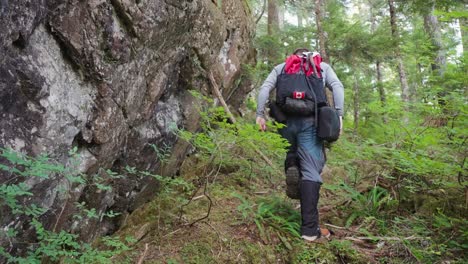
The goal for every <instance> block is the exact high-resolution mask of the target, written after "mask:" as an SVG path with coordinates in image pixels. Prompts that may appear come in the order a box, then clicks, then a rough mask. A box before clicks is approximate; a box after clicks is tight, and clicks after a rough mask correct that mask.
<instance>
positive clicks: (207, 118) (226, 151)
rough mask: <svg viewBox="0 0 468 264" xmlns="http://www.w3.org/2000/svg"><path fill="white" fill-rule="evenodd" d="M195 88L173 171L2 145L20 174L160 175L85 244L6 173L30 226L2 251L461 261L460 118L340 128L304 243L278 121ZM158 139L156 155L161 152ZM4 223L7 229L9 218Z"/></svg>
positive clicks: (207, 259) (80, 180) (151, 259)
mask: <svg viewBox="0 0 468 264" xmlns="http://www.w3.org/2000/svg"><path fill="white" fill-rule="evenodd" d="M193 95H194V96H195V97H196V98H198V100H199V102H200V103H199V111H200V115H201V123H200V124H201V127H202V129H201V130H200V131H197V132H190V131H186V130H183V129H181V128H180V129H176V130H175V133H176V134H177V135H178V137H179V138H180V139H181V140H184V141H186V142H187V143H189V144H190V145H191V146H192V149H193V151H192V155H191V156H190V157H189V158H187V159H186V160H185V161H184V163H183V164H182V167H181V169H180V176H179V177H176V178H174V179H173V178H168V177H163V176H161V175H157V174H154V173H150V172H145V171H140V170H138V169H137V168H126V169H125V171H124V172H122V173H115V172H111V171H106V170H103V171H104V172H105V173H102V174H100V175H97V176H96V177H93V178H92V180H90V179H89V178H87V177H86V176H85V175H81V174H79V173H76V172H74V170H73V169H72V168H73V167H70V168H69V167H67V166H62V165H60V164H59V163H57V162H53V161H52V160H50V159H49V158H47V157H46V156H40V157H37V158H32V157H26V156H21V155H19V154H15V153H14V152H12V151H10V150H3V155H2V157H3V158H5V159H7V160H8V161H9V163H8V164H7V165H3V166H2V167H1V168H2V169H3V170H6V171H9V172H11V173H14V174H17V176H18V179H26V178H28V177H43V178H46V179H48V178H51V177H64V178H66V179H67V180H68V181H69V182H70V183H71V185H73V184H75V185H79V184H84V183H86V184H91V185H94V186H96V188H98V189H102V191H106V190H108V188H111V186H108V185H106V183H107V182H108V179H109V177H110V178H112V177H128V176H131V175H141V176H143V177H152V178H155V179H157V180H158V181H160V183H161V185H162V188H160V192H159V193H158V195H157V196H156V198H155V199H153V200H152V201H150V202H149V203H147V204H145V205H144V206H142V207H141V208H138V209H136V210H135V211H134V212H133V213H132V214H131V215H130V216H128V217H126V218H125V219H123V220H124V224H123V227H122V228H121V229H120V230H119V231H118V232H117V233H116V234H114V236H112V237H107V238H102V239H100V240H98V241H95V242H94V243H92V244H89V243H83V242H80V240H79V237H78V236H77V235H76V234H72V233H67V232H65V231H54V230H49V229H46V228H45V227H43V226H42V225H41V224H40V221H37V220H36V219H39V217H40V216H41V215H42V214H43V213H44V209H43V208H41V207H40V206H39V205H33V204H26V203H22V202H21V201H24V200H23V199H25V198H27V197H29V196H32V193H31V190H29V189H28V186H27V185H25V184H23V183H21V181H11V182H7V183H3V184H2V185H1V186H0V191H1V193H2V198H1V202H2V205H3V206H5V207H7V208H9V210H10V211H11V213H12V214H15V215H16V214H17V215H21V216H22V217H26V219H29V220H28V221H29V222H28V224H29V225H30V226H31V228H32V230H34V232H33V234H35V236H37V238H36V242H35V243H34V244H33V246H31V247H30V249H29V251H28V254H27V256H22V257H21V258H19V257H16V256H13V255H12V254H10V253H9V252H8V250H7V248H2V249H1V250H0V254H2V255H3V256H4V257H5V258H6V259H8V260H9V262H11V263H39V262H40V261H50V262H62V263H106V262H108V263H110V262H114V263H127V262H130V263H138V262H139V261H140V260H143V261H144V263H418V262H419V263H442V262H444V261H445V262H446V261H450V263H464V262H466V256H465V251H466V249H467V247H468V243H467V241H468V233H467V230H468V228H467V227H468V223H467V220H466V219H467V218H466V215H467V211H466V210H467V209H466V205H465V200H464V199H465V197H466V196H465V188H466V186H465V185H463V184H464V181H463V180H464V178H463V172H464V167H463V163H462V158H463V153H464V145H463V144H464V142H463V141H461V140H460V138H463V137H465V134H464V133H465V132H466V131H464V130H463V129H458V128H457V127H459V126H460V124H459V123H456V122H457V121H456V120H453V122H455V123H454V124H453V125H451V126H450V127H451V128H448V127H445V128H442V129H433V127H432V126H431V125H427V126H422V127H421V123H420V121H421V120H418V119H417V118H414V122H411V123H409V124H408V125H407V127H406V129H404V130H401V129H399V128H400V127H401V125H400V124H399V120H398V119H396V118H395V119H394V120H393V119H392V118H391V115H390V116H388V118H387V124H386V126H387V128H386V129H383V128H382V127H378V126H375V127H371V126H367V127H366V126H363V128H361V131H360V133H361V134H362V135H366V139H363V137H358V136H352V135H351V133H346V132H349V131H345V135H344V136H342V138H341V139H340V140H339V141H338V142H337V143H335V144H333V145H332V148H331V150H330V151H329V152H328V155H327V156H328V167H327V168H325V169H324V172H323V178H324V181H325V183H324V184H323V187H322V191H321V199H320V212H321V215H320V216H321V224H322V226H324V225H325V224H330V225H329V226H328V227H330V229H331V230H332V231H334V235H333V236H332V239H331V240H330V241H323V243H306V242H304V241H303V240H302V239H301V238H300V233H299V232H300V230H299V229H300V209H299V207H298V201H294V200H291V199H289V198H287V197H286V196H285V192H284V189H285V180H284V175H283V173H282V171H283V168H282V167H281V166H280V165H281V164H282V163H283V158H284V156H285V152H286V147H287V145H288V144H287V143H286V142H285V140H283V139H282V138H281V137H280V136H278V134H277V133H276V130H277V129H278V128H279V125H276V124H273V123H269V124H268V126H269V132H266V133H260V132H259V131H258V129H257V127H256V126H255V125H254V122H253V120H252V119H249V118H248V117H246V118H238V120H237V123H236V124H233V123H232V122H231V121H230V120H229V118H228V116H227V114H226V113H225V112H224V110H223V108H220V107H217V106H215V105H214V102H213V101H212V100H210V99H208V98H206V97H203V96H201V95H200V94H198V93H193ZM371 119H372V117H370V120H371ZM346 125H349V124H345V126H346ZM392 129H393V132H391V133H390V132H389V131H392ZM409 131H412V132H413V133H409ZM447 135H450V136H447ZM155 151H156V154H157V156H158V158H159V159H161V160H163V159H164V157H165V155H164V154H163V153H162V152H161V151H159V150H158V149H155ZM71 156H73V152H72V153H71ZM265 157H266V158H267V159H268V160H267V159H266V158H265ZM270 163H273V166H270ZM460 175H461V176H460ZM64 190H67V189H66V188H64ZM77 208H79V210H78V211H79V213H78V214H77V215H76V216H74V218H75V219H79V220H86V219H96V218H100V217H115V216H116V215H118V214H119V213H118V212H99V213H98V212H97V211H96V210H95V209H94V210H93V208H88V207H87V205H86V204H78V205H77ZM103 214H105V215H103ZM5 232H6V235H7V236H9V237H11V239H12V241H14V240H15V237H16V235H17V232H18V230H6V231H5ZM111 256H112V257H111ZM33 260H34V261H35V262H34V261H33ZM28 261H29V262H28Z"/></svg>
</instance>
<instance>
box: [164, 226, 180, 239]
mask: <svg viewBox="0 0 468 264" xmlns="http://www.w3.org/2000/svg"><path fill="white" fill-rule="evenodd" d="M180 230H182V228H179V229H176V230H174V231H172V232H170V233H167V234H165V235H164V236H163V237H168V236H170V235H173V234H175V233H177V232H179V231H180Z"/></svg>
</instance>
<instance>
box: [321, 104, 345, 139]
mask: <svg viewBox="0 0 468 264" xmlns="http://www.w3.org/2000/svg"><path fill="white" fill-rule="evenodd" d="M317 119H318V126H317V130H318V131H317V136H318V137H319V138H320V139H322V140H325V141H327V142H335V141H336V140H338V138H339V137H340V117H339V115H338V112H336V110H335V109H333V108H332V107H330V106H323V107H320V108H319V109H318V117H317Z"/></svg>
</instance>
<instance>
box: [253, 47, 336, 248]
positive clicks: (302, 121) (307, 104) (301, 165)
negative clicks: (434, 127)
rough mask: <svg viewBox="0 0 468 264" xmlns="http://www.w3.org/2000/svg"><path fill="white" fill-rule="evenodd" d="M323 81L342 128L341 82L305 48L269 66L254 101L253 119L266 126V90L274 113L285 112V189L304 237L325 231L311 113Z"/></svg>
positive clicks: (321, 161)
mask: <svg viewBox="0 0 468 264" xmlns="http://www.w3.org/2000/svg"><path fill="white" fill-rule="evenodd" d="M325 85H326V86H327V87H328V88H329V89H331V90H332V92H333V100H334V106H335V109H336V111H337V112H338V115H339V117H340V118H339V119H340V130H341V128H342V115H343V105H344V88H343V84H342V83H341V81H340V80H339V79H338V77H337V76H336V74H335V72H334V71H333V69H332V68H331V67H330V66H329V65H328V64H326V63H324V62H321V59H320V56H319V55H318V54H317V53H314V54H312V53H310V52H309V50H307V49H297V50H296V51H295V52H294V54H293V55H291V56H290V57H288V59H287V60H286V62H285V63H282V64H280V65H277V66H275V67H274V69H273V70H272V71H271V73H270V75H269V76H268V77H267V79H266V80H265V82H264V83H263V85H262V86H261V88H260V93H259V95H258V101H257V120H256V123H257V124H258V125H259V127H260V129H261V130H262V131H265V130H266V121H265V106H266V103H267V100H268V98H269V94H270V92H271V91H272V90H273V89H274V88H276V105H273V106H275V107H277V109H276V111H275V112H278V111H279V112H281V114H282V115H283V116H284V118H285V120H283V121H282V122H284V123H285V124H286V127H285V128H283V129H281V131H280V133H281V135H282V136H283V137H284V138H286V139H287V140H288V141H289V143H290V145H291V146H290V148H289V151H288V153H287V156H286V160H285V171H286V185H287V187H286V194H287V195H288V196H289V197H290V198H293V199H300V201H301V216H302V224H301V235H302V238H303V239H305V240H306V241H315V240H317V239H318V238H320V237H321V236H325V237H328V236H329V235H330V232H329V231H328V230H326V229H321V228H320V226H319V213H318V207H317V205H318V200H319V193H320V186H321V184H322V178H321V176H320V173H321V172H322V169H323V166H324V165H325V154H324V147H323V141H322V140H320V139H319V138H318V137H317V127H316V121H317V119H316V112H317V109H318V107H320V106H322V105H323V104H326V97H325V93H324V90H325ZM272 110H273V109H272Z"/></svg>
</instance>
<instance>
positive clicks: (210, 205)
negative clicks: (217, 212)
mask: <svg viewBox="0 0 468 264" xmlns="http://www.w3.org/2000/svg"><path fill="white" fill-rule="evenodd" d="M207 189H208V177H207V178H206V181H205V187H204V188H203V195H204V196H206V198H208V201H209V202H210V203H209V204H208V212H207V213H206V215H205V216H203V217H202V218H199V219H197V220H195V221H193V222H192V223H191V224H190V225H189V226H193V225H194V224H196V223H198V222H200V221H201V220H203V219H206V218H208V217H209V216H210V213H211V207H212V205H213V200H211V197H210V196H209V195H208V194H207V192H206V191H207Z"/></svg>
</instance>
